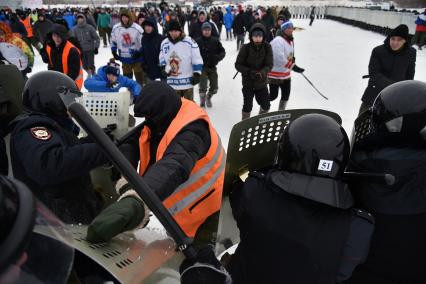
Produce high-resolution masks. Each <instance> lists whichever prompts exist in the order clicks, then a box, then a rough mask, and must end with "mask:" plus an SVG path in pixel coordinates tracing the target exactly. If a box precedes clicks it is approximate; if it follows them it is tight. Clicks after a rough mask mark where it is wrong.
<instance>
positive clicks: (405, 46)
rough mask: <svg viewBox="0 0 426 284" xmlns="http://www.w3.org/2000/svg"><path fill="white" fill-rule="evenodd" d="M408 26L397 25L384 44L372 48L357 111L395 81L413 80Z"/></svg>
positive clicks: (412, 50) (367, 105) (363, 108)
mask: <svg viewBox="0 0 426 284" xmlns="http://www.w3.org/2000/svg"><path fill="white" fill-rule="evenodd" d="M407 40H408V27H407V26H406V25H399V26H397V27H396V28H395V29H393V30H392V31H391V33H390V34H389V36H388V37H387V38H386V39H385V41H384V44H382V45H379V46H377V47H375V48H374V49H373V52H372V53H371V57H370V63H369V64H368V74H369V78H370V79H369V81H368V86H367V88H366V89H365V92H364V95H363V96H362V98H361V101H362V103H361V107H360V110H359V113H362V112H364V111H365V110H367V109H368V108H369V107H371V106H372V105H373V102H374V100H375V99H376V97H377V95H378V94H379V93H380V92H381V91H382V90H383V89H384V88H386V87H387V86H389V85H392V84H393V83H395V82H399V81H404V80H413V79H414V73H415V71H416V50H415V49H414V48H413V47H411V46H410V44H409V42H407Z"/></svg>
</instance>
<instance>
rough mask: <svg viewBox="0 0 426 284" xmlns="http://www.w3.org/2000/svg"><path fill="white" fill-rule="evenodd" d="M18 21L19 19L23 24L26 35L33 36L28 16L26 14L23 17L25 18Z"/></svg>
mask: <svg viewBox="0 0 426 284" xmlns="http://www.w3.org/2000/svg"><path fill="white" fill-rule="evenodd" d="M19 21H21V23H22V24H23V25H24V27H25V29H26V30H27V37H28V38H30V37H33V36H34V34H33V27H32V26H31V20H30V16H27V17H26V18H25V20H21V19H19Z"/></svg>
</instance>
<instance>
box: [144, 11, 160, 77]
mask: <svg viewBox="0 0 426 284" xmlns="http://www.w3.org/2000/svg"><path fill="white" fill-rule="evenodd" d="M142 28H143V30H144V34H143V37H142V56H143V59H144V60H143V63H142V68H143V70H144V72H145V75H146V78H145V79H146V81H147V83H149V81H150V80H151V81H153V80H155V79H162V80H164V79H165V77H164V76H163V74H162V72H161V68H160V60H159V54H160V46H161V42H162V41H163V40H164V39H165V37H164V36H162V35H160V34H159V33H158V30H157V23H156V22H153V21H152V20H151V18H147V19H146V20H145V21H144V22H143V23H142Z"/></svg>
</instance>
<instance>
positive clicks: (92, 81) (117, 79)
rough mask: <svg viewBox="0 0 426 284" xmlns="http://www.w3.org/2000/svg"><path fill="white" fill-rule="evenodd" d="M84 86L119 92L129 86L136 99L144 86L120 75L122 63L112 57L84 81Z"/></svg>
mask: <svg viewBox="0 0 426 284" xmlns="http://www.w3.org/2000/svg"><path fill="white" fill-rule="evenodd" d="M84 87H85V88H86V89H87V90H88V91H89V92H103V93H112V92H118V91H119V90H120V88H127V89H128V90H129V91H130V93H131V95H132V96H133V98H134V99H136V98H137V97H138V96H139V94H140V92H141V91H142V87H141V86H140V85H139V84H138V82H136V81H134V80H132V79H129V78H127V77H126V76H122V75H120V65H119V64H117V63H115V61H114V59H111V60H110V61H109V62H108V64H107V65H105V66H102V67H100V68H99V69H98V72H97V73H96V74H95V75H94V76H92V77H91V78H88V79H87V80H86V81H84Z"/></svg>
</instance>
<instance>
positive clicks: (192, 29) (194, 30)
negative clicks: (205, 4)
mask: <svg viewBox="0 0 426 284" xmlns="http://www.w3.org/2000/svg"><path fill="white" fill-rule="evenodd" d="M205 22H208V19H207V14H206V11H204V10H201V11H200V12H199V13H198V20H197V21H196V22H194V23H192V24H191V25H190V26H189V36H190V37H191V38H193V39H196V38H199V37H201V36H202V31H201V26H202V25H203V24H204V23H205ZM212 36H214V37H217V38H218V37H219V32H218V31H217V28H216V25H213V28H212Z"/></svg>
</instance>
